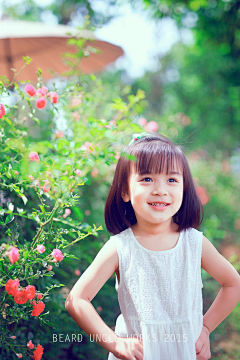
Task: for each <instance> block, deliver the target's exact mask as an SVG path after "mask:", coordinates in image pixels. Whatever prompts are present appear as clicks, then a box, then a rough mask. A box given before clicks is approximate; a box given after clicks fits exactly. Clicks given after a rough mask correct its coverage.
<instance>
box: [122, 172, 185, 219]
mask: <svg viewBox="0 0 240 360" xmlns="http://www.w3.org/2000/svg"><path fill="white" fill-rule="evenodd" d="M122 198H123V201H125V202H128V201H131V204H132V207H133V209H134V212H135V215H136V219H137V223H139V222H142V224H145V225H160V224H163V223H165V224H166V225H167V224H168V223H169V225H170V224H171V221H172V217H173V215H175V214H176V213H177V212H178V210H179V208H180V207H181V204H182V200H183V175H182V173H181V172H180V171H179V170H176V171H175V170H174V171H170V173H168V174H167V173H166V171H165V172H163V173H161V174H144V175H140V174H138V173H136V171H135V169H134V166H132V167H131V173H130V177H129V180H128V193H125V194H122Z"/></svg>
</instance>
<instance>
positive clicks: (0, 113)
mask: <svg viewBox="0 0 240 360" xmlns="http://www.w3.org/2000/svg"><path fill="white" fill-rule="evenodd" d="M5 114H6V111H5V107H4V106H3V104H0V119H1V118H2V117H3V116H4V115H5Z"/></svg>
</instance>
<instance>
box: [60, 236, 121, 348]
mask: <svg viewBox="0 0 240 360" xmlns="http://www.w3.org/2000/svg"><path fill="white" fill-rule="evenodd" d="M117 267H118V256H117V251H116V247H115V246H114V244H113V242H111V241H108V242H107V243H106V244H105V245H104V246H103V247H102V249H101V250H100V251H99V253H98V255H97V256H96V258H95V259H94V261H93V262H92V264H91V265H90V266H89V267H88V269H87V270H86V271H85V272H84V273H83V275H82V276H81V277H80V279H79V280H78V281H77V282H76V284H75V285H74V287H73V288H72V290H71V292H70V294H69V295H68V297H67V300H66V302H65V307H66V309H67V311H68V312H69V314H70V315H71V317H72V318H73V320H74V321H75V322H76V323H77V324H78V325H79V326H80V327H81V328H82V329H83V330H84V331H85V332H86V333H87V334H88V335H91V336H92V338H94V337H96V335H97V334H98V341H97V342H98V343H100V344H101V345H102V346H103V347H105V348H106V349H107V350H108V351H111V352H113V351H114V343H115V338H116V335H115V333H114V331H113V330H111V329H110V328H109V327H108V326H107V325H106V324H105V323H104V321H103V320H102V319H101V317H100V316H99V315H98V313H97V312H96V310H95V309H94V307H93V306H92V304H91V301H92V299H93V298H94V297H95V295H96V294H97V293H98V291H99V290H100V289H101V287H102V286H103V285H104V284H105V282H106V281H107V280H108V279H109V278H110V276H111V275H112V274H113V273H114V271H115V270H116V269H117Z"/></svg>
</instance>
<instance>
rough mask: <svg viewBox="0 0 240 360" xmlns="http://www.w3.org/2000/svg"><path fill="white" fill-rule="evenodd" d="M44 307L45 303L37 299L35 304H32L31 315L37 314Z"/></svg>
mask: <svg viewBox="0 0 240 360" xmlns="http://www.w3.org/2000/svg"><path fill="white" fill-rule="evenodd" d="M44 308H45V304H44V303H43V302H42V301H39V303H37V304H36V305H33V311H32V316H39V315H40V314H41V313H42V312H43V310H44Z"/></svg>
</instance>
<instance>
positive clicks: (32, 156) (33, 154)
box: [29, 151, 40, 162]
mask: <svg viewBox="0 0 240 360" xmlns="http://www.w3.org/2000/svg"><path fill="white" fill-rule="evenodd" d="M29 158H30V160H31V161H37V162H39V161H40V159H39V156H38V153H36V152H34V151H31V152H30V154H29Z"/></svg>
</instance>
